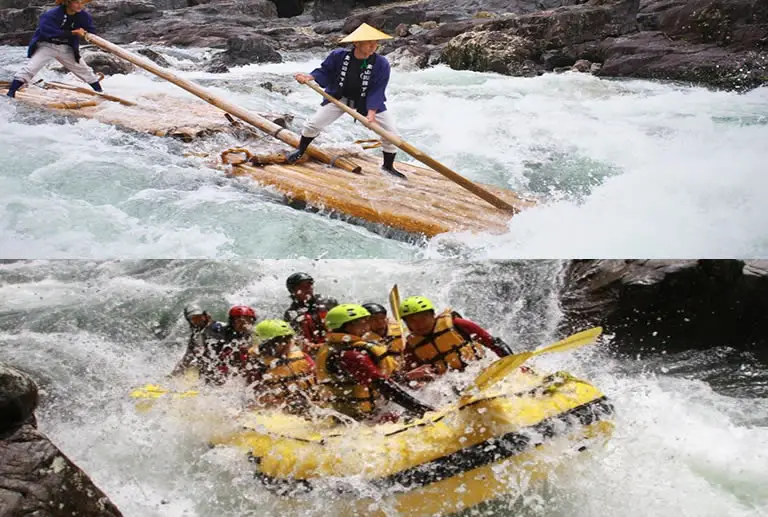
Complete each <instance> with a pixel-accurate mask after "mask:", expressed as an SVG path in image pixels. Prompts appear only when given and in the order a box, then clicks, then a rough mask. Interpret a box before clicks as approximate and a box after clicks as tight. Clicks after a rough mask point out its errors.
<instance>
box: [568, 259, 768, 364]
mask: <svg viewBox="0 0 768 517" xmlns="http://www.w3.org/2000/svg"><path fill="white" fill-rule="evenodd" d="M563 279H564V281H563V285H564V287H563V290H562V292H561V296H560V303H561V307H562V310H563V315H564V320H563V323H562V330H563V331H564V332H572V331H576V330H580V329H584V328H586V327H591V326H597V325H600V326H602V327H604V329H605V331H606V333H608V334H615V341H614V343H615V347H616V350H617V351H619V352H621V353H629V354H636V353H639V352H654V351H656V352H660V351H668V352H678V351H682V350H688V349H696V350H706V349H708V348H712V347H719V346H730V347H732V348H735V349H738V350H744V351H749V352H753V353H754V354H755V355H757V356H758V357H759V358H761V359H762V360H763V361H766V362H768V318H766V317H765V315H766V314H768V260H754V261H741V260H575V261H572V262H570V263H569V264H568V265H567V267H566V268H565V271H564V276H563Z"/></svg>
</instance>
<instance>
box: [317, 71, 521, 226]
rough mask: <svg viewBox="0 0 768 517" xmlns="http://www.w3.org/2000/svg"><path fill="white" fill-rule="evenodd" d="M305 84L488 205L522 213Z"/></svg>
mask: <svg viewBox="0 0 768 517" xmlns="http://www.w3.org/2000/svg"><path fill="white" fill-rule="evenodd" d="M304 84H306V85H307V86H309V87H310V88H312V89H313V90H315V91H316V92H317V93H319V94H320V95H322V96H323V97H324V98H325V99H327V100H328V101H329V102H332V103H334V104H335V105H336V106H338V107H339V108H341V109H343V110H344V111H346V112H347V113H349V114H350V115H351V116H352V117H354V118H355V120H357V121H358V122H360V123H361V124H363V125H364V126H365V127H367V128H368V129H370V130H371V131H373V132H374V133H377V134H378V135H380V136H381V137H383V138H385V139H387V140H388V141H389V142H391V143H392V144H393V145H396V146H397V147H399V148H400V149H402V150H403V151H405V152H406V153H408V154H410V155H411V156H413V157H414V158H416V159H417V160H419V161H420V162H421V163H424V164H426V165H429V166H430V167H432V168H433V169H434V170H435V171H437V172H439V173H440V174H442V175H443V176H445V177H446V178H448V179H449V180H451V181H453V182H454V183H456V184H458V185H459V186H461V187H463V188H465V189H467V190H469V191H470V192H472V193H473V194H475V195H476V196H478V197H479V198H481V199H484V200H485V201H487V202H488V203H490V204H492V205H493V206H495V207H496V208H500V209H501V210H505V211H507V212H510V213H511V214H513V215H514V214H516V213H518V212H519V211H520V209H518V208H515V207H514V206H512V205H510V204H509V203H507V202H506V201H504V200H503V199H501V198H500V197H498V196H496V195H495V194H493V193H492V192H489V191H487V190H485V189H484V188H482V187H481V186H480V185H478V184H476V183H473V182H471V181H469V180H468V179H467V178H465V177H464V176H462V175H461V174H458V173H456V172H454V171H452V170H451V169H449V168H448V167H446V166H445V165H443V164H442V163H440V162H438V161H437V160H435V159H434V158H431V157H430V156H427V155H426V154H424V153H423V152H422V151H420V150H419V149H416V148H415V147H413V146H412V145H411V144H409V143H407V142H406V141H405V140H403V139H402V138H400V137H399V136H398V135H396V134H394V133H390V132H389V131H387V130H386V129H384V128H383V127H381V126H379V125H378V124H371V123H369V122H368V119H367V118H365V117H364V116H362V115H361V114H360V113H358V112H357V111H355V110H353V109H352V108H350V107H349V106H347V105H346V104H344V103H343V102H340V101H339V100H338V99H336V98H335V97H333V96H332V95H329V94H328V93H326V92H325V91H324V90H323V89H322V88H321V87H320V86H319V85H318V84H317V83H315V82H314V81H309V82H306V83H304Z"/></svg>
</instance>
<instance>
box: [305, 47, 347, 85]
mask: <svg viewBox="0 0 768 517" xmlns="http://www.w3.org/2000/svg"><path fill="white" fill-rule="evenodd" d="M342 52H343V50H342ZM339 57H340V53H339V51H338V50H334V51H333V52H331V53H330V54H328V57H326V58H325V59H324V60H323V62H322V63H321V64H320V68H315V69H314V70H312V72H311V73H310V74H309V75H311V76H312V77H314V78H315V82H317V84H319V85H320V86H322V87H323V88H327V87H328V85H329V84H330V82H331V81H333V80H334V78H335V77H336V73H337V70H338V68H339Z"/></svg>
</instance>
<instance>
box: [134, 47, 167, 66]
mask: <svg viewBox="0 0 768 517" xmlns="http://www.w3.org/2000/svg"><path fill="white" fill-rule="evenodd" d="M136 53H137V54H141V55H142V56H144V57H146V58H147V59H149V60H150V61H152V62H153V63H155V64H157V65H160V66H162V67H163V68H170V67H171V64H170V63H169V62H168V60H167V59H165V58H164V57H163V56H162V55H161V54H160V53H158V52H155V51H154V50H152V49H151V48H140V49H139V50H137V51H136Z"/></svg>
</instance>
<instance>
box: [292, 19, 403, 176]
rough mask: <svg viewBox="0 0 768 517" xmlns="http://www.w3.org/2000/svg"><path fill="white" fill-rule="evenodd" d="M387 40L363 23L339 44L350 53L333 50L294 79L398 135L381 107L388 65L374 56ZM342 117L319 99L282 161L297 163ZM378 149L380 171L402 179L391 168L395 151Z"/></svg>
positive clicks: (388, 145)
mask: <svg viewBox="0 0 768 517" xmlns="http://www.w3.org/2000/svg"><path fill="white" fill-rule="evenodd" d="M391 38H392V36H390V35H388V34H385V33H383V32H381V31H380V30H378V29H375V28H373V27H371V26H370V25H368V24H367V23H363V24H362V25H360V27H358V28H357V29H355V31H353V32H352V33H351V34H349V35H348V36H346V37H345V38H343V39H342V40H341V43H352V44H353V46H352V49H351V50H348V49H336V50H334V51H333V52H331V53H330V54H329V55H328V57H326V58H325V60H324V61H323V62H322V64H321V65H320V67H319V68H316V69H315V70H313V71H312V72H311V73H309V74H303V73H298V74H296V75H294V78H295V79H296V81H298V82H299V83H301V84H305V83H307V82H309V81H316V82H317V84H319V85H320V86H322V87H323V88H325V91H326V92H327V93H328V94H330V95H332V96H333V97H335V98H336V99H339V100H340V101H341V102H343V103H344V104H346V105H347V106H349V107H351V108H353V109H355V110H356V111H357V112H358V113H360V114H361V115H363V116H364V117H366V119H367V120H368V122H369V123H371V124H373V123H378V124H379V125H380V126H381V127H383V128H384V129H385V130H387V131H389V132H390V133H393V134H398V133H397V128H396V127H395V121H394V118H393V117H392V115H391V114H390V112H389V111H387V106H386V104H385V101H386V100H387V98H386V89H387V84H389V75H390V66H389V61H387V58H385V57H384V56H382V55H380V54H377V53H376V49H377V47H378V45H379V41H380V40H385V39H391ZM343 114H344V111H343V110H342V109H341V108H339V107H338V106H336V105H335V104H333V103H331V102H329V101H328V100H327V99H323V102H322V104H321V107H320V109H318V110H317V112H316V113H315V115H314V116H313V117H312V118H311V119H309V120H308V121H307V123H306V124H305V125H304V129H303V130H302V132H301V141H300V142H299V148H298V149H297V150H296V151H294V152H292V153H290V154H288V155H286V161H287V162H288V163H296V162H297V161H298V160H300V159H301V158H302V157H303V156H304V153H305V152H306V151H307V148H308V147H309V144H311V143H312V140H314V139H315V138H317V136H318V135H319V134H320V132H321V131H322V130H323V129H325V128H326V127H328V125H330V124H332V123H333V122H334V121H335V120H336V119H338V118H339V117H340V116H342V115H343ZM381 147H382V150H383V152H384V163H383V164H382V166H381V168H382V170H384V171H386V172H388V173H390V174H393V175H395V176H397V177H399V178H405V175H404V174H403V173H401V172H400V171H398V170H397V169H395V166H394V163H395V155H396V153H397V147H395V145H394V144H392V143H391V142H389V141H388V140H383V141H382V144H381Z"/></svg>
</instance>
